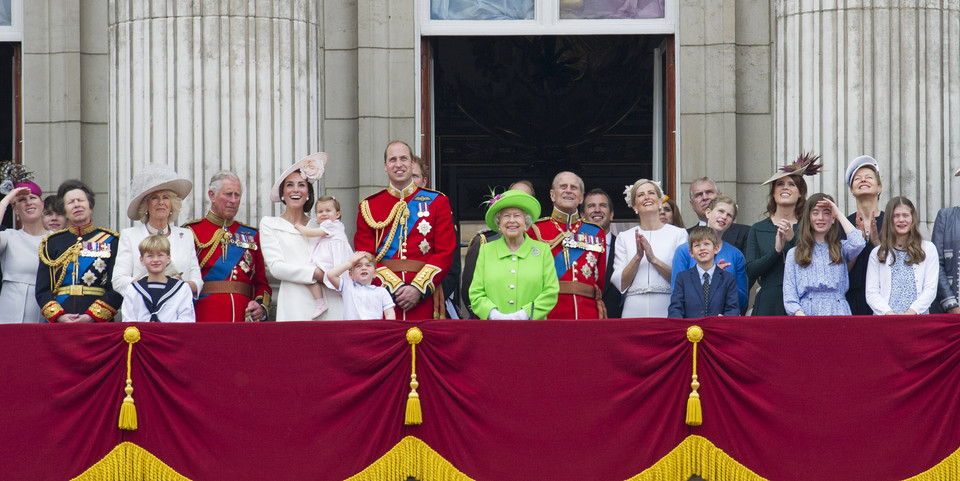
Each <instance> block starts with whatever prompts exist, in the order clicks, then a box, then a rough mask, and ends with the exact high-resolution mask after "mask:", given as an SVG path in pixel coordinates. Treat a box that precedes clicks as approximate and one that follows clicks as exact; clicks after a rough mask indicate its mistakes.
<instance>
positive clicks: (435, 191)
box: [420, 187, 447, 197]
mask: <svg viewBox="0 0 960 481" xmlns="http://www.w3.org/2000/svg"><path fill="white" fill-rule="evenodd" d="M420 190H425V191H427V192H433V193H436V194H440V195H442V196H444V197H446V196H447V194H444V193H443V192H440V191H439V190H433V189H430V188H427V187H421V188H420Z"/></svg>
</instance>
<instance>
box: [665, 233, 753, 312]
mask: <svg viewBox="0 0 960 481" xmlns="http://www.w3.org/2000/svg"><path fill="white" fill-rule="evenodd" d="M687 242H688V245H689V246H690V256H691V257H693V258H694V259H695V260H696V261H697V265H696V266H694V267H691V268H690V269H687V270H685V271H682V272H680V273H679V274H677V279H676V282H675V283H674V285H673V293H672V294H671V295H670V308H669V309H668V310H667V317H674V318H695V317H707V316H737V315H740V302H739V300H738V299H737V278H736V275H734V274H733V273H730V272H727V271H725V270H723V269H720V268H718V267H717V265H716V262H715V261H716V257H717V253H718V252H720V239H719V238H717V233H716V232H714V230H713V229H711V228H709V227H701V226H697V227H694V228H693V230H692V231H691V232H690V237H689V239H688V240H687Z"/></svg>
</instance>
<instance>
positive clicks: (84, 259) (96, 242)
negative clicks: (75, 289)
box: [54, 232, 113, 304]
mask: <svg viewBox="0 0 960 481" xmlns="http://www.w3.org/2000/svg"><path fill="white" fill-rule="evenodd" d="M112 240H113V236H112V235H110V234H108V233H106V232H101V233H99V234H97V235H95V236H93V237H91V238H90V239H88V240H85V241H80V242H79V244H80V254H79V256H78V257H77V260H76V262H69V263H67V265H66V266H65V267H64V271H65V274H64V276H63V283H62V284H60V285H59V286H56V287H57V288H60V287H70V286H72V285H87V286H88V287H92V284H87V283H86V282H84V281H83V277H84V275H85V274H86V273H87V272H88V271H89V270H90V268H91V267H94V268H96V267H98V266H101V267H99V268H98V269H96V270H97V271H99V272H100V275H99V277H102V276H103V275H105V274H106V273H105V272H103V271H104V269H106V264H105V261H103V260H102V259H106V258H109V257H110V256H111V255H112V254H111V252H110V242H111V241H112ZM97 261H99V263H98V262H97ZM74 273H76V279H77V283H76V284H74V283H73V279H74ZM55 293H56V292H54V294H55ZM68 297H70V294H61V295H59V296H57V297H56V299H57V302H58V303H60V304H63V302H64V301H66V300H67V298H68Z"/></svg>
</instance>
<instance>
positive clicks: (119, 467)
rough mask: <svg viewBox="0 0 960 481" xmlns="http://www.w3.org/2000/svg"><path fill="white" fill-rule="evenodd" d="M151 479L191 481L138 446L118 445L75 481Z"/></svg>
mask: <svg viewBox="0 0 960 481" xmlns="http://www.w3.org/2000/svg"><path fill="white" fill-rule="evenodd" d="M130 479H149V480H151V481H190V479H188V478H186V477H184V476H183V475H181V474H180V473H178V472H176V471H174V470H173V468H171V467H170V466H167V465H166V464H164V463H163V461H160V460H159V459H158V458H157V457H156V456H154V455H152V454H150V452H149V451H147V450H146V449H143V448H141V447H140V446H137V445H136V444H133V443H130V442H125V443H120V444H118V445H117V446H116V447H115V448H113V449H112V450H111V451H110V452H109V453H107V455H106V456H104V457H103V459H101V460H100V461H97V463H96V464H94V465H93V466H90V467H89V468H87V470H86V471H84V472H83V473H81V474H80V476H77V477H76V478H73V481H126V480H130Z"/></svg>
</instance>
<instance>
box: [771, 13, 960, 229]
mask: <svg viewBox="0 0 960 481" xmlns="http://www.w3.org/2000/svg"><path fill="white" fill-rule="evenodd" d="M775 16H776V31H777V33H776V36H777V41H776V44H777V46H776V53H775V57H776V81H775V84H776V88H775V91H776V129H775V136H776V141H775V142H776V148H775V152H776V157H777V158H778V160H779V161H780V163H782V161H784V160H786V159H789V158H793V157H796V155H797V154H798V153H799V152H800V151H801V150H813V151H815V152H817V153H819V154H821V155H823V157H824V160H825V164H826V167H827V170H826V172H825V175H823V176H821V177H820V179H819V180H817V181H815V182H814V185H812V186H811V189H810V190H811V192H816V191H817V190H823V191H826V192H828V193H831V194H839V197H840V200H846V201H847V202H846V208H845V209H844V210H846V211H851V210H852V207H851V206H852V205H853V197H852V196H850V195H849V193H848V190H847V189H846V185H845V184H844V178H843V174H844V170H845V168H846V164H847V162H849V161H850V160H852V159H853V158H855V157H856V156H858V155H861V154H868V155H872V156H873V157H875V158H876V159H877V160H878V161H879V162H880V163H881V175H882V177H883V181H884V194H883V197H882V199H881V202H886V200H887V199H889V198H890V196H893V195H900V194H902V195H906V196H908V197H910V198H911V199H913V200H914V201H915V202H917V209H918V210H919V214H920V218H921V220H923V221H925V222H927V223H932V222H933V219H934V217H935V216H936V212H937V209H939V208H941V207H943V206H947V205H955V204H957V203H960V181H954V180H953V177H952V175H953V171H954V170H956V169H957V168H958V167H960V2H958V1H957V0H941V1H927V2H918V1H907V2H886V1H867V0H851V1H844V2H840V1H826V0H822V1H809V0H805V1H800V0H779V1H777V3H776V11H775ZM841 207H843V205H841Z"/></svg>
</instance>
